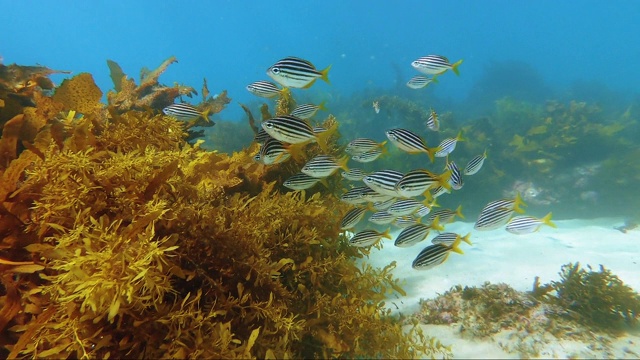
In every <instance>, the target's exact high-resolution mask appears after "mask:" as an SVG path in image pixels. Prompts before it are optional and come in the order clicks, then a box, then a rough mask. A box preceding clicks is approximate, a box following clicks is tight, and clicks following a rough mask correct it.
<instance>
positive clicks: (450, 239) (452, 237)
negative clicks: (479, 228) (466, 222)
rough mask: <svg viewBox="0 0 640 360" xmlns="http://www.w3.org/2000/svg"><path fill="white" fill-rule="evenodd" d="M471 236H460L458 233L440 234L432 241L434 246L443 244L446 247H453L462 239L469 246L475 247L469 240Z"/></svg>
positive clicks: (469, 234)
mask: <svg viewBox="0 0 640 360" xmlns="http://www.w3.org/2000/svg"><path fill="white" fill-rule="evenodd" d="M469 236H471V233H468V234H467V235H465V236H460V235H458V234H456V233H452V232H445V233H442V234H439V235H438V236H436V237H434V238H433V239H431V243H432V244H442V245H446V246H451V245H453V243H454V242H455V241H456V240H458V239H460V240H462V241H464V242H466V243H467V244H469V245H473V244H472V243H471V241H470V240H469Z"/></svg>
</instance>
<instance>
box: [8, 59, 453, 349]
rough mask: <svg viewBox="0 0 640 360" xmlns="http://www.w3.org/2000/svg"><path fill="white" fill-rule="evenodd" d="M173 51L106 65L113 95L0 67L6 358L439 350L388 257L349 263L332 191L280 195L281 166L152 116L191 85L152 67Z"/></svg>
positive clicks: (354, 254) (79, 79)
mask: <svg viewBox="0 0 640 360" xmlns="http://www.w3.org/2000/svg"><path fill="white" fill-rule="evenodd" d="M173 62H175V59H173V58H170V59H168V60H167V61H165V62H164V63H163V64H162V65H161V66H160V67H159V68H158V69H156V70H154V71H144V72H143V74H142V76H141V80H140V82H139V83H138V84H136V83H135V82H134V81H133V80H131V79H129V78H128V77H127V76H126V75H125V74H124V72H123V71H122V69H120V68H119V66H117V64H115V63H113V62H110V63H109V67H110V69H111V74H112V79H113V80H114V90H112V91H110V92H109V94H108V95H107V99H108V103H107V104H103V103H101V97H102V92H101V91H100V89H99V88H98V87H97V86H96V85H95V83H94V82H93V79H92V76H91V75H90V74H79V75H76V76H74V77H73V78H71V79H68V80H65V81H64V82H63V83H62V84H61V85H60V86H58V87H55V86H53V84H52V83H50V81H47V75H48V74H50V73H51V72H52V71H51V70H48V69H46V68H39V69H36V70H35V71H31V70H30V68H28V67H20V66H17V65H12V66H14V68H13V71H12V72H11V71H8V70H9V68H10V66H4V65H0V66H2V69H1V71H0V77H2V82H0V83H1V84H2V88H1V92H0V99H1V100H0V128H2V134H1V135H2V137H1V139H0V334H1V336H0V339H1V340H0V357H9V358H32V357H39V358H76V357H77V358H169V357H170V358H238V357H243V358H247V357H251V358H294V357H295V358H302V357H304V358H327V357H345V358H355V357H375V358H409V357H417V356H438V357H442V356H445V357H446V356H449V355H450V350H449V349H447V348H446V347H445V346H444V345H442V344H440V342H438V341H437V340H435V339H433V338H430V337H429V336H428V335H427V334H424V333H423V332H422V331H421V330H420V328H419V327H413V328H412V329H411V330H409V331H408V332H406V331H404V330H403V328H402V323H401V321H399V320H398V319H397V318H396V317H394V316H392V315H391V313H390V310H388V309H387V308H386V307H385V303H384V301H385V299H387V297H388V296H390V295H392V294H403V293H404V291H403V290H402V288H401V287H400V286H399V281H398V280H397V279H395V278H394V277H393V276H392V274H391V270H392V269H393V268H394V266H395V264H394V263H391V264H389V266H387V267H385V268H382V269H380V268H373V267H371V266H369V265H367V264H366V263H364V264H361V263H359V262H357V260H359V259H361V258H363V257H365V256H367V252H366V250H363V249H360V248H355V247H349V246H348V243H347V240H346V239H345V238H344V236H342V235H340V234H339V229H338V228H337V226H336V224H337V223H339V219H340V217H341V215H342V214H343V213H344V211H345V209H344V206H345V205H344V204H342V203H340V202H339V201H338V200H337V199H336V198H335V197H334V196H333V194H332V193H331V192H330V191H329V190H324V189H321V190H319V191H317V192H315V193H313V194H307V196H305V194H303V193H299V192H286V193H285V192H282V191H280V188H279V184H278V182H277V181H276V180H277V179H280V178H282V177H284V176H288V175H290V173H288V172H290V171H291V170H288V168H287V167H286V166H281V167H270V168H267V167H264V166H263V165H261V164H258V163H255V162H253V161H252V153H251V149H245V150H241V151H237V152H234V153H232V154H227V153H221V152H215V151H207V150H205V149H203V147H202V141H195V143H192V144H190V143H189V142H188V141H187V139H189V138H190V135H189V133H188V130H192V128H193V127H196V126H200V125H202V124H197V123H194V124H187V123H184V122H180V121H178V120H176V119H174V118H171V117H167V116H164V115H162V114H161V112H160V111H159V109H161V108H162V107H163V106H166V105H168V104H171V103H173V101H174V100H175V99H176V98H177V97H179V96H183V95H184V96H187V95H191V94H193V93H194V91H193V89H192V88H190V87H186V86H182V85H175V86H174V87H167V86H164V85H162V84H160V83H159V82H158V78H159V76H160V74H161V73H162V72H163V71H164V69H165V68H166V67H167V66H169V65H170V64H171V63H173ZM16 69H18V70H21V71H22V73H21V74H23V75H21V76H22V78H20V79H22V80H21V81H23V82H24V81H26V82H27V84H30V85H29V86H27V87H28V88H29V89H30V91H28V92H26V91H25V90H24V87H22V88H16V87H15V86H13V87H12V86H5V84H8V83H11V81H13V83H15V82H16V81H14V80H15V79H16V78H17V77H16V76H14V77H13V78H11V77H9V76H8V75H7V74H16V73H20V72H19V71H17V70H16ZM24 74H27V75H24ZM29 74H30V75H29ZM34 79H35V80H34ZM29 81H35V82H34V83H31V82H29ZM220 94H221V95H220V96H217V97H215V98H213V97H209V96H208V90H206V84H205V86H203V94H202V96H203V101H202V102H201V103H200V104H199V105H197V106H196V107H197V108H198V109H199V110H204V109H210V113H215V112H219V111H221V110H222V109H224V106H225V105H226V104H227V103H228V102H229V99H228V98H227V97H226V94H225V93H224V92H221V93H220ZM330 121H336V120H335V119H333V120H330ZM191 138H193V137H191Z"/></svg>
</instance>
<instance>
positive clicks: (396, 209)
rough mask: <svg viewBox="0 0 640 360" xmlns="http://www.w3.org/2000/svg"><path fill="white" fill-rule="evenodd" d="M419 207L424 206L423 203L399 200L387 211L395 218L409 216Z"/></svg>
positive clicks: (412, 200) (413, 200)
mask: <svg viewBox="0 0 640 360" xmlns="http://www.w3.org/2000/svg"><path fill="white" fill-rule="evenodd" d="M425 201H426V200H425ZM421 206H424V202H419V201H418V200H415V199H401V200H398V201H396V202H395V203H394V204H393V205H391V207H390V208H389V209H388V210H387V211H388V212H389V213H390V214H393V215H396V216H404V215H411V214H413V213H414V212H415V211H416V210H418V209H419V208H420V207H421Z"/></svg>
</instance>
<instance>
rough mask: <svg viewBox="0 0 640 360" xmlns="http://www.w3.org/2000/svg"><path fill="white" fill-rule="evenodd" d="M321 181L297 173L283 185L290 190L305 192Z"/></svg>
mask: <svg viewBox="0 0 640 360" xmlns="http://www.w3.org/2000/svg"><path fill="white" fill-rule="evenodd" d="M321 180H322V179H319V178H314V177H313V176H309V175H307V174H304V173H298V174H295V175H293V176H291V177H290V178H288V179H287V180H285V181H284V183H283V185H284V186H285V187H287V188H289V189H291V190H306V189H309V188H311V187H313V186H314V185H315V184H317V183H318V182H319V181H321Z"/></svg>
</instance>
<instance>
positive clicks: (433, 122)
mask: <svg viewBox="0 0 640 360" xmlns="http://www.w3.org/2000/svg"><path fill="white" fill-rule="evenodd" d="M425 125H426V126H427V129H429V130H431V131H439V130H440V120H438V114H436V112H435V111H434V110H433V109H431V113H430V114H429V118H428V119H427V122H426V124H425Z"/></svg>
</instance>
